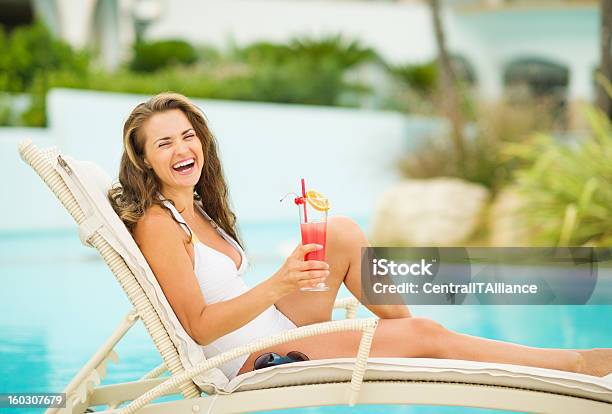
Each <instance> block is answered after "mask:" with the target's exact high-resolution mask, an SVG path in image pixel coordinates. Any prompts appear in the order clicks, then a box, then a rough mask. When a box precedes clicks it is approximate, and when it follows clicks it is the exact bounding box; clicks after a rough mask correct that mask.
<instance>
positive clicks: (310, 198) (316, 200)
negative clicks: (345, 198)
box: [306, 190, 331, 211]
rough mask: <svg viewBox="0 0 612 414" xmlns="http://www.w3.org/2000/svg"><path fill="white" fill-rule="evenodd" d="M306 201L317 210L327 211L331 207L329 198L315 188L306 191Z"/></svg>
mask: <svg viewBox="0 0 612 414" xmlns="http://www.w3.org/2000/svg"><path fill="white" fill-rule="evenodd" d="M306 201H307V202H308V204H310V205H311V206H312V208H314V209H315V210H317V211H327V210H329V208H330V207H331V206H330V204H329V200H328V199H327V198H325V197H324V196H323V194H321V193H318V192H316V191H314V190H308V191H307V192H306Z"/></svg>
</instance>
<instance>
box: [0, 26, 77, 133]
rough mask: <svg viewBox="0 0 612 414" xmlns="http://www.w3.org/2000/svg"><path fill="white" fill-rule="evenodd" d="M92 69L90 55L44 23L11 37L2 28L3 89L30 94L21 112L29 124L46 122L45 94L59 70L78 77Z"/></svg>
mask: <svg viewBox="0 0 612 414" xmlns="http://www.w3.org/2000/svg"><path fill="white" fill-rule="evenodd" d="M88 69H89V55H88V54H87V53H85V52H75V51H74V50H72V48H71V47H70V45H68V44H67V43H65V42H63V41H61V40H59V39H56V38H55V37H54V36H53V34H52V33H51V32H50V31H49V30H48V29H47V27H46V26H45V25H44V24H43V23H41V22H36V23H34V24H33V25H31V26H24V27H19V28H17V29H15V30H14V31H13V32H12V33H11V34H10V36H7V35H5V34H4V31H3V30H1V29H0V91H6V92H9V93H12V94H15V93H24V92H26V93H28V94H29V95H30V103H31V106H30V107H29V108H28V109H27V110H26V111H25V112H24V113H23V114H21V123H23V124H25V125H30V126H43V125H45V123H46V118H45V96H46V94H47V90H48V89H49V87H50V78H52V77H53V76H54V74H55V73H56V72H70V73H72V74H73V76H74V77H77V78H78V77H82V76H85V75H86V74H87V72H88ZM9 118H12V117H8V118H7V119H9Z"/></svg>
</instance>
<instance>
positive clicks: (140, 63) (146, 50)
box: [130, 40, 198, 72]
mask: <svg viewBox="0 0 612 414" xmlns="http://www.w3.org/2000/svg"><path fill="white" fill-rule="evenodd" d="M197 59H198V56H197V51H196V49H195V48H194V47H193V46H191V45H190V44H189V43H188V42H185V41H184V40H160V41H155V42H142V41H141V42H136V43H135V44H134V54H133V56H132V60H131V62H130V68H131V69H132V70H134V71H136V72H155V71H157V70H160V69H163V68H166V67H168V66H171V65H191V64H192V63H195V62H196V61H197Z"/></svg>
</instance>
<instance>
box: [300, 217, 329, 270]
mask: <svg viewBox="0 0 612 414" xmlns="http://www.w3.org/2000/svg"><path fill="white" fill-rule="evenodd" d="M300 229H301V230H302V244H310V243H316V244H320V245H321V246H323V248H322V249H321V250H317V251H316V252H310V253H307V254H306V256H304V260H320V261H325V236H326V234H327V222H326V221H319V222H314V223H312V222H311V223H300Z"/></svg>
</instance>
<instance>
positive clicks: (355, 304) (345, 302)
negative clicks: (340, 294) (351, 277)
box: [334, 297, 359, 319]
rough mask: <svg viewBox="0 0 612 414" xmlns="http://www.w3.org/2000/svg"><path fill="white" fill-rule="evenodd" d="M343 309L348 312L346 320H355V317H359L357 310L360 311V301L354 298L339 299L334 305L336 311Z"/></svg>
mask: <svg viewBox="0 0 612 414" xmlns="http://www.w3.org/2000/svg"><path fill="white" fill-rule="evenodd" d="M342 308H344V309H345V310H346V313H345V316H344V317H345V318H346V319H355V316H357V309H359V301H358V300H357V298H354V297H350V298H342V299H337V300H336V302H335V303H334V309H342Z"/></svg>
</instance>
